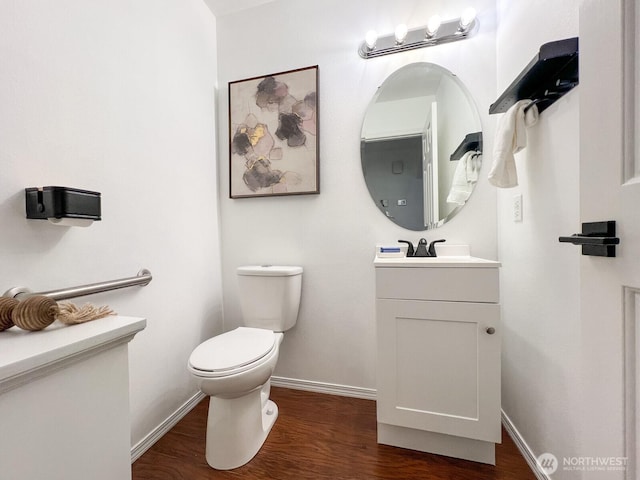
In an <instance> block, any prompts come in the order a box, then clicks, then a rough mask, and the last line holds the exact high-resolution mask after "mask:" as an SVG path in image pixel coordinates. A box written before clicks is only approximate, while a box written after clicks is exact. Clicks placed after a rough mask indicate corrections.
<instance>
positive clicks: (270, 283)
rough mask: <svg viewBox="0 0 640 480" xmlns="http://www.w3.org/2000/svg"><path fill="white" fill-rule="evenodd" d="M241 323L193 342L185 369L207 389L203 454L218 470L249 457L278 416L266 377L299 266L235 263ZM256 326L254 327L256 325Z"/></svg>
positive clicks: (286, 323)
mask: <svg viewBox="0 0 640 480" xmlns="http://www.w3.org/2000/svg"><path fill="white" fill-rule="evenodd" d="M238 275H239V283H240V284H241V290H242V292H243V293H244V294H245V295H244V297H243V298H241V305H242V311H243V320H244V324H245V325H248V326H246V327H238V328H236V329H235V330H232V331H229V332H226V333H223V334H221V335H218V336H215V337H213V338H210V339H209V340H206V341H205V342H203V343H201V344H200V345H198V346H197V347H196V348H195V350H194V351H193V353H192V354H191V356H190V357H189V362H188V370H189V372H190V373H191V374H192V375H193V377H194V378H195V380H196V382H197V384H198V388H200V390H201V391H202V392H203V393H205V394H206V395H209V397H210V399H209V414H208V418H207V438H206V459H207V463H208V464H209V465H210V466H211V467H213V468H215V469H218V470H230V469H233V468H237V467H240V466H242V465H244V464H246V463H247V462H249V461H250V460H251V459H252V458H253V457H254V456H255V455H256V453H258V451H259V450H260V448H261V447H262V445H263V443H264V441H265V440H266V438H267V436H268V435H269V432H270V431H271V427H272V426H273V424H274V423H275V421H276V419H277V417H278V407H277V406H276V404H275V403H274V402H273V401H272V400H269V393H270V389H271V382H270V378H271V375H272V374H273V371H274V369H275V366H276V363H277V361H278V355H279V352H280V344H281V343H282V339H283V337H284V334H283V333H282V332H283V331H284V330H288V329H289V328H291V327H293V325H294V324H295V323H296V321H297V317H298V308H299V302H300V289H301V278H300V277H301V275H302V268H301V267H272V266H256V267H240V268H239V269H238ZM257 327H259V328H257Z"/></svg>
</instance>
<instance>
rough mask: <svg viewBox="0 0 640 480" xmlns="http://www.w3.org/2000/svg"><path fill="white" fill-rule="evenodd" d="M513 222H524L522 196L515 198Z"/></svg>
mask: <svg viewBox="0 0 640 480" xmlns="http://www.w3.org/2000/svg"><path fill="white" fill-rule="evenodd" d="M513 221H514V222H522V194H521V193H519V194H517V195H514V196H513Z"/></svg>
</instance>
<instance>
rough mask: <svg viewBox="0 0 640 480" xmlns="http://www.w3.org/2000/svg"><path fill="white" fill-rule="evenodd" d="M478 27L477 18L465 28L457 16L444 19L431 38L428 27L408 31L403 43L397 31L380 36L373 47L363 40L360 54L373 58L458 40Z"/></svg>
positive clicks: (473, 32) (469, 34) (467, 36)
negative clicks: (399, 41) (398, 37)
mask: <svg viewBox="0 0 640 480" xmlns="http://www.w3.org/2000/svg"><path fill="white" fill-rule="evenodd" d="M477 29H478V20H477V19H474V20H473V21H472V22H471V24H470V25H469V26H468V27H467V28H466V29H463V28H462V27H461V26H460V19H459V18H455V19H453V20H447V21H443V22H442V23H441V24H440V28H438V30H437V32H436V33H435V34H434V35H433V36H432V37H431V38H429V37H428V36H427V27H419V28H414V29H412V30H409V31H408V32H407V36H406V38H405V40H404V42H403V43H401V44H398V43H397V42H396V37H395V33H392V34H389V35H385V36H382V37H379V38H378V39H377V41H376V42H375V46H374V47H373V48H369V47H368V46H367V43H366V42H362V44H361V45H360V48H358V54H359V55H360V56H361V57H362V58H373V57H381V56H383V55H389V54H391V53H398V52H404V51H407V50H414V49H416V48H423V47H433V46H435V45H440V44H441V43H449V42H457V41H458V40H464V39H465V38H469V37H470V36H472V35H473V34H475V32H476V31H477Z"/></svg>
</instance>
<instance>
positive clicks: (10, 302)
mask: <svg viewBox="0 0 640 480" xmlns="http://www.w3.org/2000/svg"><path fill="white" fill-rule="evenodd" d="M109 315H115V312H114V311H113V310H111V309H110V308H109V307H107V306H103V307H94V306H93V305H91V304H88V303H87V304H85V305H83V306H82V307H77V306H76V305H74V304H73V303H68V302H67V303H61V304H60V305H58V304H57V303H56V301H55V300H53V299H51V298H49V297H45V296H44V295H36V296H33V297H28V298H26V299H25V300H22V301H18V300H16V299H15V298H7V297H0V332H1V331H3V330H7V329H8V328H11V327H13V326H14V325H15V326H17V327H20V328H22V329H23V330H29V331H37V330H42V329H44V328H46V327H48V326H49V325H51V324H52V323H53V322H54V321H55V320H59V321H60V322H61V323H63V324H65V325H77V324H79V323H85V322H89V321H91V320H97V319H99V318H104V317H107V316H109Z"/></svg>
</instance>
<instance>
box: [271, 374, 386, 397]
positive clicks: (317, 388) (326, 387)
mask: <svg viewBox="0 0 640 480" xmlns="http://www.w3.org/2000/svg"><path fill="white" fill-rule="evenodd" d="M271 385H273V386H274V387H284V388H290V389H292V390H305V391H307V392H316V393H327V394H329V395H339V396H341V397H353V398H363V399H365V400H375V399H376V390H375V389H374V388H362V387H351V386H349V385H338V384H335V383H324V382H314V381H311V380H299V379H297V378H285V377H275V376H274V377H271Z"/></svg>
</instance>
